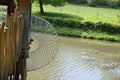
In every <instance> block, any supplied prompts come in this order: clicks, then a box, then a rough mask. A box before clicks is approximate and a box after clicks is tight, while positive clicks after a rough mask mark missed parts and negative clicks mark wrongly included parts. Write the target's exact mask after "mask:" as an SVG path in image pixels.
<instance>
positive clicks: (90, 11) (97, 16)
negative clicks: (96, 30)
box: [33, 4, 120, 25]
mask: <svg viewBox="0 0 120 80" xmlns="http://www.w3.org/2000/svg"><path fill="white" fill-rule="evenodd" d="M44 10H45V12H52V13H60V14H70V15H75V16H78V17H82V18H83V19H84V21H92V22H99V21H103V22H107V23H112V24H117V25H120V17H118V15H120V9H111V8H96V7H89V6H83V5H82V6H80V5H72V4H69V5H66V6H64V7H52V6H50V5H45V6H44ZM38 11H39V7H38V6H36V5H35V4H34V5H33V14H34V13H36V12H38Z"/></svg>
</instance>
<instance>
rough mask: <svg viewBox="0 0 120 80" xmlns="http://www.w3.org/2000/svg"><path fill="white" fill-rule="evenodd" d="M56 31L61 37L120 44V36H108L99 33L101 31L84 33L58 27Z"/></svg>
mask: <svg viewBox="0 0 120 80" xmlns="http://www.w3.org/2000/svg"><path fill="white" fill-rule="evenodd" d="M56 30H57V32H58V34H59V35H64V36H72V37H82V38H88V39H98V40H106V41H119V42H120V35H119V34H108V33H106V32H99V31H93V30H89V31H83V30H81V29H73V28H67V27H64V28H60V27H56Z"/></svg>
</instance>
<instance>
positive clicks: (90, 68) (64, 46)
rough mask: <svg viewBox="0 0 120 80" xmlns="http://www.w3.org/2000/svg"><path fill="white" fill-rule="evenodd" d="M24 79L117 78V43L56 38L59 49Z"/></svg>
mask: <svg viewBox="0 0 120 80" xmlns="http://www.w3.org/2000/svg"><path fill="white" fill-rule="evenodd" d="M27 80H120V43H115V42H106V41H98V40H88V39H81V38H69V37H59V52H58V54H57V55H56V58H55V59H54V60H53V61H52V62H51V63H50V64H49V65H48V66H46V67H44V68H41V69H39V70H36V71H30V72H28V78H27Z"/></svg>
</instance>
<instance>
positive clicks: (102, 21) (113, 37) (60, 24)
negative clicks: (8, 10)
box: [33, 5, 120, 42]
mask: <svg viewBox="0 0 120 80" xmlns="http://www.w3.org/2000/svg"><path fill="white" fill-rule="evenodd" d="M44 8H45V10H46V13H45V14H44V15H40V14H39V12H38V10H39V8H37V7H35V6H34V7H33V14H34V15H37V16H40V17H43V18H45V19H46V20H48V21H49V22H51V23H52V24H53V25H54V27H55V28H56V30H57V33H58V34H59V35H64V36H72V37H82V38H89V39H99V40H107V41H119V42H120V35H119V34H120V26H119V22H120V21H119V18H118V17H117V15H118V13H119V12H120V10H119V9H109V8H93V7H87V6H78V5H67V6H65V7H63V9H64V10H63V9H62V8H54V7H52V6H44ZM77 9H79V10H78V12H75V10H76V11H77ZM108 14H109V15H108ZM36 29H37V28H36Z"/></svg>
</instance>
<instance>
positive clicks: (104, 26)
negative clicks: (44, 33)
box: [43, 16, 120, 34]
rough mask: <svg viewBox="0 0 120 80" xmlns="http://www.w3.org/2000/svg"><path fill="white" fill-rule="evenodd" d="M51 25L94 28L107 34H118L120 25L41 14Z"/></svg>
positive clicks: (84, 28) (83, 28)
mask: <svg viewBox="0 0 120 80" xmlns="http://www.w3.org/2000/svg"><path fill="white" fill-rule="evenodd" d="M43 18H45V19H46V20H48V21H49V22H50V23H52V24H53V25H60V27H64V26H67V27H69V28H78V29H82V30H85V31H86V30H95V31H100V32H107V33H109V34H120V26H119V25H114V24H110V23H104V22H97V23H94V22H91V21H87V22H82V21H81V20H74V19H67V18H65V19H64V18H53V17H46V16H43Z"/></svg>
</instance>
